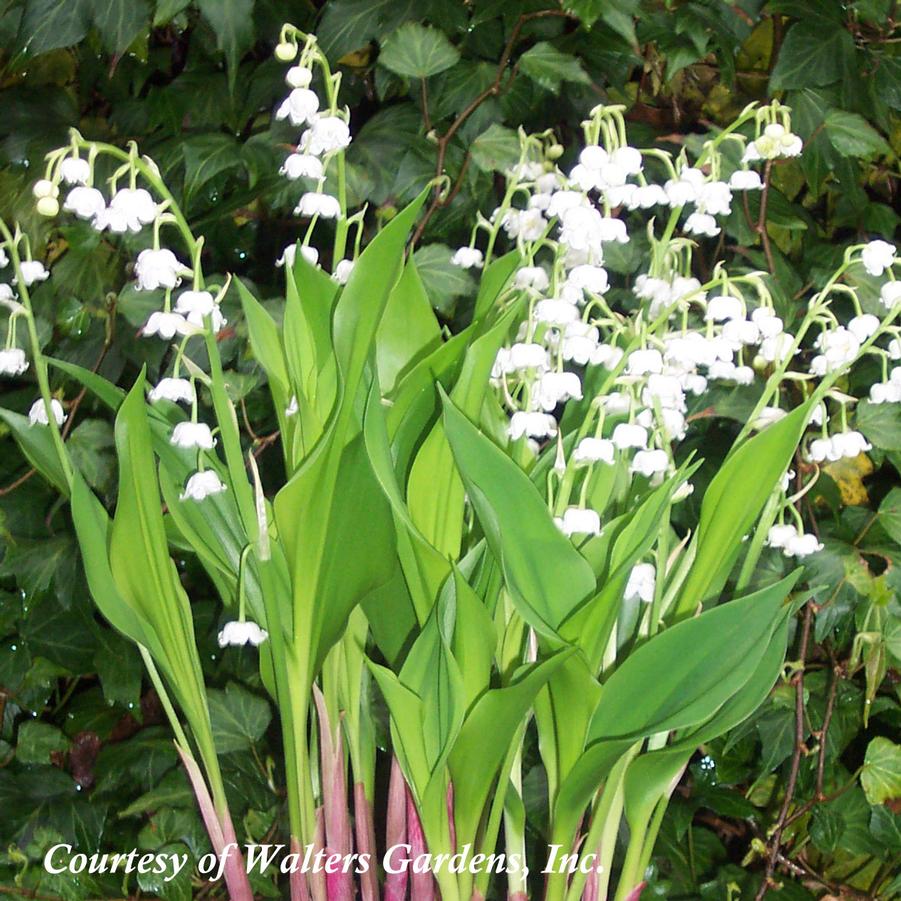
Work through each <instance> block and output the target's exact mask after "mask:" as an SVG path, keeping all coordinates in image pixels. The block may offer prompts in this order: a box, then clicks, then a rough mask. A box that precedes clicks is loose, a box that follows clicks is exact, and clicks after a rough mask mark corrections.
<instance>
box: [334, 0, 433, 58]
mask: <svg viewBox="0 0 901 901" xmlns="http://www.w3.org/2000/svg"><path fill="white" fill-rule="evenodd" d="M421 17H422V8H421V6H420V4H419V0H335V2H332V3H329V4H328V6H326V7H325V11H324V13H323V16H322V20H321V21H320V22H319V26H318V28H317V29H316V35H317V37H318V38H319V43H320V44H321V45H322V49H323V50H324V51H325V52H326V53H327V54H328V56H329V59H330V60H332V61H333V62H334V61H336V60H338V59H339V58H340V57H342V56H344V55H345V54H347V53H350V52H351V51H352V50H359V49H360V48H362V47H366V45H367V44H368V43H369V42H370V41H372V40H378V39H379V38H382V37H383V36H384V35H387V34H390V33H391V32H392V31H394V30H395V29H396V28H397V27H398V26H399V25H401V23H403V22H406V21H407V20H408V19H419V18H421Z"/></svg>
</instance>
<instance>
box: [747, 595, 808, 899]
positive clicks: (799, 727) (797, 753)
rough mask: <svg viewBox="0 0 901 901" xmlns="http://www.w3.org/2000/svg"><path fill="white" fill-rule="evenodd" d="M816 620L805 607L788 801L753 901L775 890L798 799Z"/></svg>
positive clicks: (795, 676) (778, 820) (773, 838)
mask: <svg viewBox="0 0 901 901" xmlns="http://www.w3.org/2000/svg"><path fill="white" fill-rule="evenodd" d="M812 620H813V608H812V607H811V606H810V603H807V604H805V606H804V620H803V624H802V626H801V644H800V647H799V649H798V670H797V672H796V673H795V675H794V676H793V677H792V682H793V684H794V686H795V747H794V750H793V751H792V758H791V767H790V769H789V774H788V782H787V784H786V786H785V798H784V799H783V801H782V808H781V810H780V811H779V818H778V819H777V820H776V827H775V829H774V830H773V834H772V838H771V839H770V842H769V857H768V859H767V864H766V873H765V874H764V877H763V882H761V883H760V888H759V889H758V890H757V894H756V895H755V896H754V901H761V899H762V898H763V897H764V896H765V895H766V893H767V892H768V891H769V890H770V889H771V888H773V873H774V872H775V870H776V864H777V863H778V860H779V854H780V851H781V846H782V833H783V832H784V830H785V827H786V825H787V823H788V817H789V814H788V812H789V810H790V809H791V805H792V802H793V800H794V797H795V788H796V786H797V784H798V773H799V772H800V769H801V755H802V753H803V752H804V733H805V724H804V664H805V661H806V660H807V647H808V645H809V643H810V625H811V622H812Z"/></svg>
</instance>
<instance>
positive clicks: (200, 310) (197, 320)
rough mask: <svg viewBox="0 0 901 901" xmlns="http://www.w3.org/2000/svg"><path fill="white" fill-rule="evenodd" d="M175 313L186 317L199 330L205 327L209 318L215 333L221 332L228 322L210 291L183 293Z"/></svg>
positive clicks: (177, 301) (177, 302) (180, 295)
mask: <svg viewBox="0 0 901 901" xmlns="http://www.w3.org/2000/svg"><path fill="white" fill-rule="evenodd" d="M175 312H176V313H180V314H181V315H182V316H184V317H185V318H186V319H187V320H188V323H189V324H190V325H193V326H194V327H195V328H197V329H202V328H204V327H205V325H204V323H205V321H206V320H205V317H207V316H209V317H210V319H211V321H212V326H213V331H214V332H219V331H221V330H222V327H223V326H224V325H225V324H226V322H227V320H226V319H225V317H224V316H223V315H222V313H221V311H220V309H219V304H217V303H216V300H215V298H214V297H213V295H212V294H210V292H209V291H182V292H181V294H179V295H178V300H176V302H175Z"/></svg>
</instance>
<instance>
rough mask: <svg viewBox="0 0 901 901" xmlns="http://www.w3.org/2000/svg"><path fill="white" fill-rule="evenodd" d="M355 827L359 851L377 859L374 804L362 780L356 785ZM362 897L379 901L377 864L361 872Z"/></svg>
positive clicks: (370, 900)
mask: <svg viewBox="0 0 901 901" xmlns="http://www.w3.org/2000/svg"><path fill="white" fill-rule="evenodd" d="M354 829H355V832H356V835H357V851H359V853H360V854H361V855H368V859H369V861H370V862H372V861H374V860H375V854H376V850H375V823H374V822H373V821H372V805H371V804H370V803H369V799H368V798H367V797H366V786H364V785H363V783H362V782H357V784H356V785H354ZM360 897H361V899H362V901H378V898H379V881H378V877H377V875H376V870H375V866H373V865H370V867H369V869H368V870H367V871H366V872H365V873H361V874H360Z"/></svg>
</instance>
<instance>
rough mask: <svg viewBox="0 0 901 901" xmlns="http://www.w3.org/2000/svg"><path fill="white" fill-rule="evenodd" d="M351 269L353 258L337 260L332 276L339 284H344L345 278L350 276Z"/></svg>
mask: <svg viewBox="0 0 901 901" xmlns="http://www.w3.org/2000/svg"><path fill="white" fill-rule="evenodd" d="M353 271H354V260H339V261H338V265H337V266H335V271H334V272H333V273H332V278H333V279H334V280H335V281H336V282H337V283H338V284H339V285H346V284H347V280H348V279H349V278H350V274H351V272H353Z"/></svg>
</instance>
